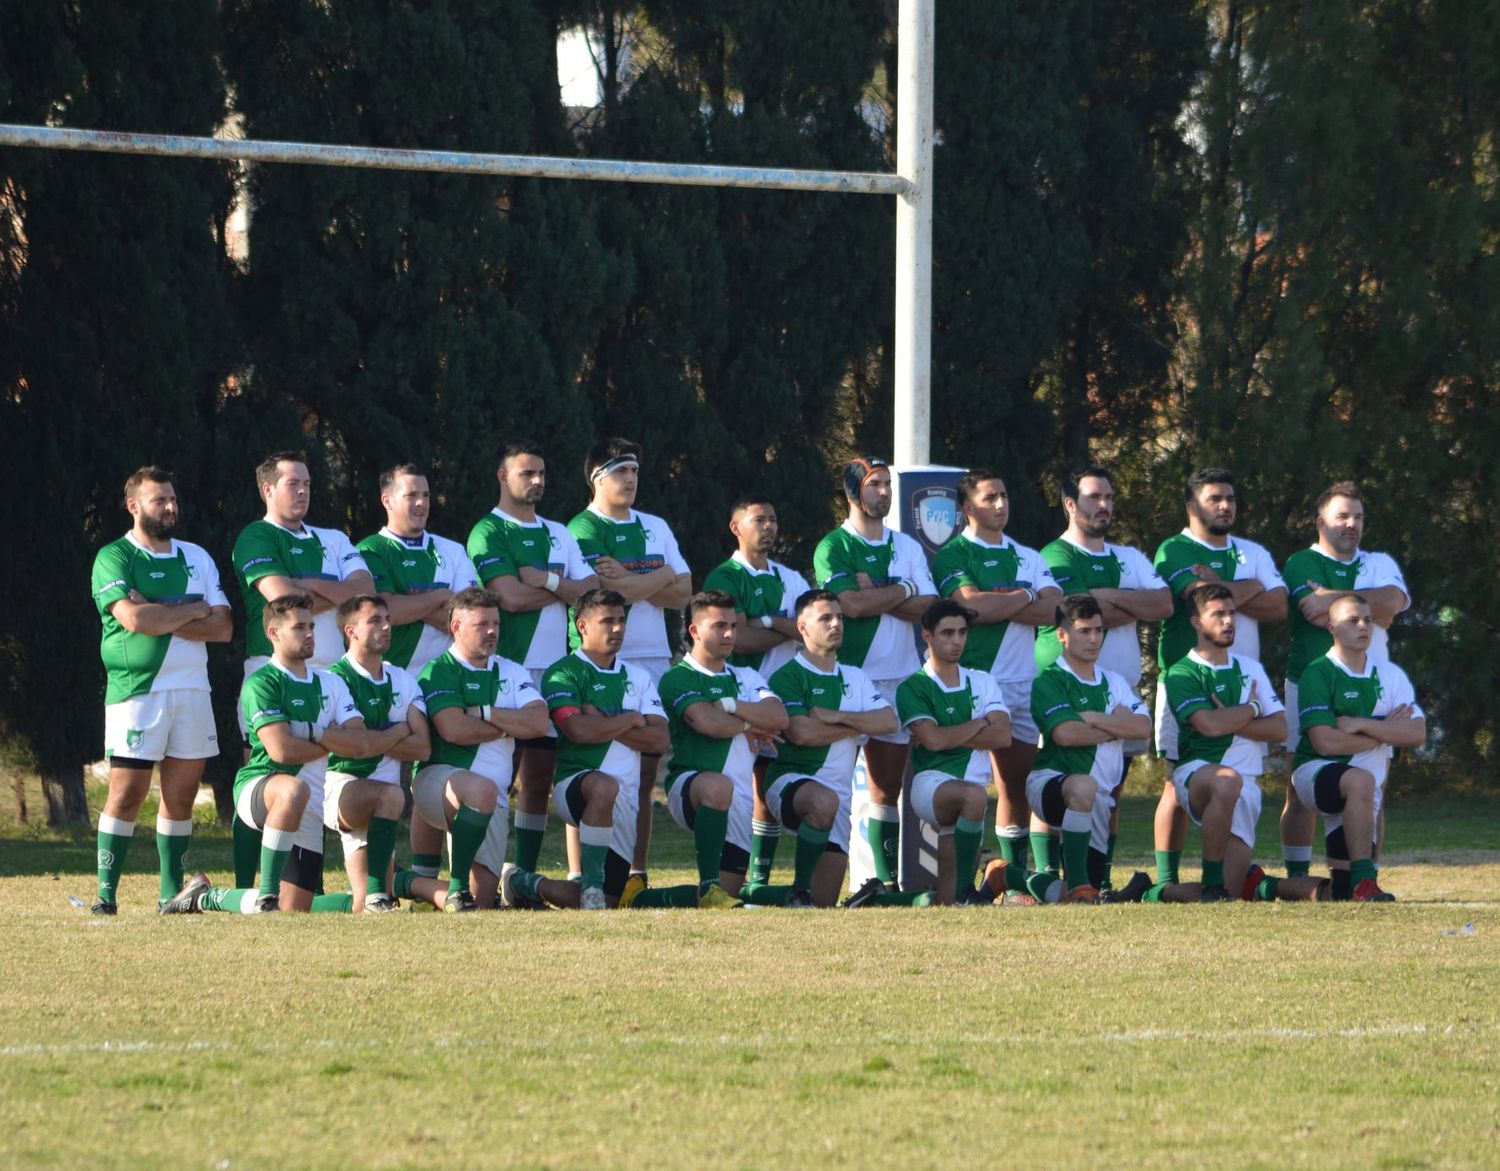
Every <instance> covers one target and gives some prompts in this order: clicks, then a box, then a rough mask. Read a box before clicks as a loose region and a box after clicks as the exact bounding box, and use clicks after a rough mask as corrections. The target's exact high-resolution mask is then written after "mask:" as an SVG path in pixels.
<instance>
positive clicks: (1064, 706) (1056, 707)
mask: <svg viewBox="0 0 1500 1171" xmlns="http://www.w3.org/2000/svg"><path fill="white" fill-rule="evenodd" d="M1072 707H1073V705H1072V703H1071V702H1068V701H1066V700H1064V701H1063V702H1062V703H1054V704H1053V705H1052V706H1051V707H1049V708H1048V709H1047V710H1046V711H1044V712H1043V713H1042V719H1044V720H1045V719H1046V718H1047V717H1048V716H1050V715H1051V714H1052V713H1053V712H1061V711H1068V710H1070V709H1071V708H1072Z"/></svg>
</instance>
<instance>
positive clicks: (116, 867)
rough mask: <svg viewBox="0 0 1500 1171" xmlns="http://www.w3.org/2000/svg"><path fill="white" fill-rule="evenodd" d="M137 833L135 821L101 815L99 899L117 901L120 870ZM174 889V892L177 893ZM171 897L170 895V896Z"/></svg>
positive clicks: (106, 901)
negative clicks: (116, 890) (133, 836)
mask: <svg viewBox="0 0 1500 1171" xmlns="http://www.w3.org/2000/svg"><path fill="white" fill-rule="evenodd" d="M134 833H135V822H133V821H121V820H120V819H119V818H118V817H107V816H106V815H104V814H103V813H101V814H100V815H99V833H98V843H99V901H100V902H101V903H112V902H114V901H115V888H116V887H117V886H119V885H120V872H121V871H122V870H124V869H125V854H126V853H127V852H128V851H129V849H130V839H131V836H132V835H133V834H134ZM176 893H177V892H176V891H175V890H174V891H173V892H172V894H176ZM168 897H169V898H170V897H171V896H170V895H169V896H168Z"/></svg>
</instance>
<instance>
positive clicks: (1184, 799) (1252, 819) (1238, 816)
mask: <svg viewBox="0 0 1500 1171" xmlns="http://www.w3.org/2000/svg"><path fill="white" fill-rule="evenodd" d="M1208 763H1209V762H1208V761H1206V760H1185V761H1183V762H1182V763H1181V764H1180V765H1178V766H1177V768H1176V770H1175V771H1173V773H1172V787H1173V788H1175V789H1176V790H1177V804H1178V805H1180V806H1182V808H1183V809H1184V810H1186V811H1187V815H1188V816H1189V817H1190V818H1192V820H1193V824H1194V825H1199V826H1201V825H1202V824H1203V819H1202V818H1201V817H1199V816H1198V815H1197V814H1196V813H1194V812H1193V807H1192V805H1191V804H1190V803H1189V801H1188V782H1189V781H1191V780H1192V779H1193V774H1194V773H1195V772H1197V771H1198V770H1199V769H1200V768H1202V767H1203V766H1204V765H1206V764H1208ZM1241 779H1242V780H1243V781H1244V785H1243V786H1242V787H1241V789H1240V799H1239V800H1238V801H1236V802H1235V804H1234V816H1233V817H1232V818H1231V819H1230V822H1229V832H1230V833H1232V834H1233V835H1234V836H1235V837H1237V838H1239V839H1240V841H1242V842H1244V843H1245V845H1247V846H1249V847H1250V848H1251V849H1252V850H1253V849H1254V848H1255V825H1256V823H1257V822H1258V821H1260V806H1261V792H1260V784H1259V782H1257V781H1256V779H1255V778H1254V777H1242V778H1241Z"/></svg>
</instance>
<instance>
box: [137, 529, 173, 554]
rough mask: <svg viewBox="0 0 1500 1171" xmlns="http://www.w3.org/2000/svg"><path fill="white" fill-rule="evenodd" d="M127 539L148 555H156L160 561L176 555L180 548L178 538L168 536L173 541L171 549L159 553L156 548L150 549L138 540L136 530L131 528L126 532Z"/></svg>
mask: <svg viewBox="0 0 1500 1171" xmlns="http://www.w3.org/2000/svg"><path fill="white" fill-rule="evenodd" d="M125 539H126V540H127V541H129V542H130V543H131V544H132V545H134V546H135V548H136V549H137V550H138V551H140V552H142V553H144V554H145V555H146V556H147V557H155V558H156V559H157V560H159V561H167V560H170V559H171V558H173V557H176V556H177V553H178V548H179V547H178V544H177V538H176V537H168V538H167V540H168V541H170V542H171V543H172V547H171V548H170V549H168V550H167V551H166V552H165V553H158V552H157V551H156V550H155V549H148V548H146V546H145V545H142V544H141V543H140V542H139V541H138V540H136V537H135V531H134V530H131V531H130V532H128V533H126V534H125Z"/></svg>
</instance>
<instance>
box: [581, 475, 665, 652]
mask: <svg viewBox="0 0 1500 1171" xmlns="http://www.w3.org/2000/svg"><path fill="white" fill-rule="evenodd" d="M568 532H570V533H572V534H573V536H574V537H575V538H576V539H577V541H578V547H579V549H580V550H582V552H583V559H584V560H585V561H586V562H587V563H588V566H589V572H590V573H592V572H593V568H594V562H596V561H598V560H599V558H601V557H613V558H614V559H615V560H616V561H618V562H619V563H620V564H621V565H623V566H624V567H625V568H626V569H628V570H629V571H630V572H631V573H650V572H652V571H653V570H656V569H660V568H661V567H662V566H663V565H665V566H667V567H668V568H669V569H671V570H672V572H673V573H675V574H679V575H680V574H684V573H688V572H689V570H688V563H687V562H686V561H684V560H683V558H682V553H681V552H680V551H679V550H678V548H677V538H676V537H674V536H673V535H672V530H671V528H669V527H668V525H667V522H666V521H664V520H662V518H661V517H659V516H652V515H651V514H650V513H649V512H636V511H635V510H634V509H631V510H630V516H629V518H628V519H626V520H614V519H612V518H610V517H607V516H605V515H604V514H603V513H602V512H599V511H597V510H596V509H595V508H594V507H593V506H592V505H590V506H589V507H588V508H586V509H584V510H583V511H582V512H580V513H579V514H578V515H577V516H575V517H574V518H573V519H572V520H570V521H569V522H568ZM600 584H602V585H605V586H608V584H609V583H608V582H607V581H601V583H600ZM568 646H570V647H577V646H578V630H577V628H576V627H574V625H573V622H572V614H571V613H570V614H569V616H568ZM620 657H621V658H622V659H624V660H625V661H626V662H634V661H635V660H637V659H669V658H671V657H672V648H671V646H670V645H668V643H667V620H666V617H665V616H664V614H663V613H662V609H661V607H660V606H657V605H655V604H653V603H651V602H637V603H635V605H633V606H629V607H627V609H626V615H625V642H624V644H623V645H622V646H621V647H620Z"/></svg>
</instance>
